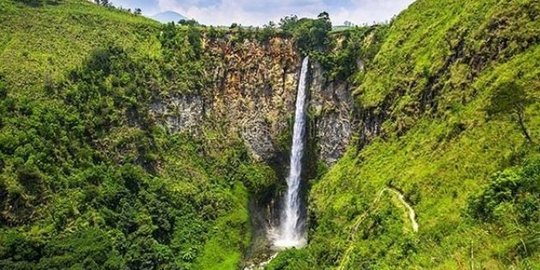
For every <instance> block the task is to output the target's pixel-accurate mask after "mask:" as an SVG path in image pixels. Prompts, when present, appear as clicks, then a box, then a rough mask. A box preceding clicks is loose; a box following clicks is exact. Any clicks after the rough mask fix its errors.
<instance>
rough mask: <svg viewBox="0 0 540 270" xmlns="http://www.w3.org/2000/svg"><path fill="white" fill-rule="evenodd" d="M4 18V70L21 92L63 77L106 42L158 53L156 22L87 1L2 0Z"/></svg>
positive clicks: (0, 30) (0, 47) (0, 55)
mask: <svg viewBox="0 0 540 270" xmlns="http://www.w3.org/2000/svg"><path fill="white" fill-rule="evenodd" d="M0 21H2V24H0V63H2V64H0V74H2V75H3V76H5V78H6V80H7V83H8V85H10V86H11V87H12V88H13V89H17V92H20V91H21V90H28V89H32V87H34V86H36V87H37V88H34V89H33V90H35V89H38V88H39V87H40V86H41V85H42V83H43V82H44V81H45V80H48V79H51V80H58V79H61V78H62V77H63V76H64V75H65V73H66V71H68V70H71V69H73V68H75V67H77V66H79V65H80V64H81V63H82V61H83V60H84V59H85V58H86V57H88V56H89V54H90V52H92V51H93V50H94V49H96V48H102V47H105V45H107V44H115V45H116V46H120V47H123V48H126V49H132V50H133V52H134V55H149V56H152V55H156V54H159V43H158V42H157V39H156V35H155V33H156V30H157V29H158V23H157V22H155V21H152V20H150V19H147V18H144V17H141V16H135V15H131V14H128V13H126V12H122V11H118V10H114V9H105V8H103V7H99V6H96V5H95V4H93V3H90V2H88V1H85V0H63V1H60V5H45V6H42V7H37V8H35V7H30V6H27V5H25V4H22V3H20V2H15V1H11V0H1V1H0Z"/></svg>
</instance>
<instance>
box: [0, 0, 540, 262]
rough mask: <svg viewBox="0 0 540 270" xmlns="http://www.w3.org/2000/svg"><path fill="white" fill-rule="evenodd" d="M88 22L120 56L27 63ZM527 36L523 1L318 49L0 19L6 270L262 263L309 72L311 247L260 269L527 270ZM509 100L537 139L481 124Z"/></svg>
mask: <svg viewBox="0 0 540 270" xmlns="http://www.w3.org/2000/svg"><path fill="white" fill-rule="evenodd" d="M64 9H65V10H64ZM4 10H5V11H9V12H3V11H4ZM34 11H36V13H32V14H33V15H34V17H35V19H36V23H35V24H32V27H28V26H27V24H21V23H20V21H22V19H21V18H24V15H25V14H26V13H29V12H34ZM62 12H65V14H63V13H62ZM6 14H8V15H6ZM60 14H63V15H62V16H64V17H61V18H62V19H59V18H60V17H58V18H57V16H60ZM96 14H98V15H99V16H101V17H99V18H103V20H104V21H105V22H108V23H111V22H113V23H112V25H114V26H115V27H118V25H120V26H121V27H124V28H123V29H122V33H132V34H133V36H129V35H120V36H117V35H112V34H110V35H109V34H103V35H98V34H96V35H95V36H96V37H99V38H103V40H104V41H103V44H99V48H98V49H96V50H91V48H92V46H89V45H88V44H94V43H93V42H95V41H92V42H90V41H88V40H86V39H84V40H82V41H81V39H80V38H79V31H78V29H77V28H75V29H72V28H69V27H66V30H65V33H67V34H66V36H69V35H72V39H73V40H74V41H76V43H73V44H72V43H68V42H66V43H65V44H63V43H58V44H57V43H54V46H53V47H54V48H56V47H61V46H64V47H65V48H66V49H65V50H58V49H54V48H53V49H51V48H42V47H38V46H35V47H27V46H23V45H20V44H27V43H28V44H38V43H39V42H37V41H36V40H39V39H36V37H38V36H39V37H41V35H38V34H36V33H33V34H30V33H32V31H35V29H41V31H43V29H45V30H48V29H49V28H48V27H47V23H46V22H47V21H49V20H50V18H57V19H58V21H59V23H60V22H63V21H67V22H70V23H71V24H73V25H76V26H78V27H79V26H80V27H81V28H82V29H87V30H88V31H91V29H94V28H96V29H98V28H99V24H98V23H97V21H98V20H97V19H96V18H97V17H96V16H98V15H96ZM539 16H540V4H539V3H538V1H535V0H523V1H522V0H511V1H498V0H482V1H465V0H459V1H434V0H418V1H416V2H415V3H414V4H413V5H411V7H409V8H408V9H407V10H406V11H404V12H403V13H402V14H400V15H399V16H398V17H396V18H395V19H393V20H392V21H391V22H390V23H389V24H388V25H375V26H372V27H357V28H352V29H349V30H345V31H338V32H324V33H325V37H327V40H325V41H324V42H327V43H325V44H319V43H315V44H308V45H313V46H311V47H310V46H306V44H301V43H300V42H299V40H300V39H301V38H302V37H303V36H300V39H299V36H298V35H296V33H293V34H286V33H283V32H281V31H282V30H281V29H273V30H272V31H271V32H270V35H267V36H265V37H262V38H261V36H260V35H261V31H263V30H261V29H243V28H234V29H233V28H231V29H221V30H219V31H216V29H214V28H209V27H204V26H197V25H196V26H193V25H166V26H161V25H157V24H155V23H152V22H147V21H145V20H144V19H143V18H140V17H138V16H133V15H131V14H127V15H126V14H125V12H124V13H122V12H120V11H115V10H111V9H103V10H102V9H101V8H98V7H94V6H91V5H90V4H89V3H87V2H86V1H85V2H83V1H77V0H66V3H61V4H59V5H58V6H56V5H45V6H44V7H27V6H25V5H24V4H21V3H17V4H14V3H12V2H5V3H4V2H0V18H2V19H4V20H6V21H8V22H9V23H8V24H10V25H19V24H20V25H23V26H24V27H22V26H21V27H22V28H23V29H25V30H24V31H22V30H20V29H19V30H16V28H13V29H11V28H10V29H7V30H6V29H5V28H6V27H5V26H0V30H2V31H3V32H5V33H7V34H6V36H0V41H5V42H4V43H3V45H2V46H3V47H2V48H3V49H2V51H0V57H1V59H2V60H5V61H3V63H2V64H0V97H2V100H1V101H0V112H1V113H2V114H0V158H1V159H0V202H1V203H2V204H1V205H0V210H1V211H0V233H1V234H0V246H1V247H2V248H0V268H1V267H6V268H10V269H18V268H20V269H28V268H39V269H48V268H54V267H57V268H59V267H65V266H70V267H80V268H81V267H89V268H92V267H95V266H96V265H105V267H109V268H113V269H114V268H167V267H168V268H171V269H234V268H239V267H242V266H244V265H249V264H250V263H251V262H255V263H256V262H258V261H265V259H267V257H270V255H272V253H271V252H270V251H269V245H270V243H268V239H267V235H266V234H267V231H268V229H269V228H270V227H272V226H274V227H275V226H277V225H279V224H278V223H279V210H280V209H281V208H282V207H283V206H282V205H281V204H282V201H281V198H282V197H283V194H284V193H285V188H286V184H285V179H286V177H287V175H286V172H287V169H288V168H287V167H288V164H289V160H288V159H289V152H290V147H291V137H292V129H293V121H294V111H295V101H296V100H295V99H296V94H297V84H298V80H299V73H300V66H301V59H302V58H303V57H304V56H305V55H306V54H308V55H310V67H309V72H308V83H307V84H308V93H307V98H308V104H307V118H308V119H307V138H306V139H307V145H306V152H305V155H304V162H303V169H305V170H303V175H302V187H301V192H302V193H301V196H302V199H303V200H304V203H305V205H306V209H305V210H306V212H307V216H306V217H305V218H306V222H307V234H308V243H307V245H306V246H305V247H304V248H303V249H290V250H286V251H283V252H281V253H280V254H278V255H272V256H271V258H273V260H272V261H271V262H270V263H268V264H266V262H265V266H266V267H267V269H328V268H339V269H396V268H402V269H407V268H425V269H466V268H477V267H483V268H486V269H505V268H508V267H515V268H519V269H521V268H523V269H529V268H530V269H535V268H536V267H537V266H539V263H540V262H539V261H538V252H540V251H539V247H538V244H537V243H538V241H537V237H538V224H539V222H540V220H539V219H538V215H537V213H538V203H540V191H539V190H538V186H539V185H538V180H539V179H540V178H539V177H540V173H539V171H540V170H539V169H538V168H540V162H539V160H540V157H539V156H538V152H539V151H538V145H537V144H535V143H534V141H537V139H536V138H537V137H538V136H539V134H540V126H539V125H538V123H540V114H539V112H540V105H539V102H538V100H539V99H540V94H539V91H538V89H540V88H539V87H540V85H539V82H540V73H539V71H538V70H540V68H539V63H540V59H539V58H538V57H539V55H540V53H539V48H538V46H539V45H538V44H539V42H540V33H539V30H538V29H540V27H539V25H538V22H539V21H540V19H539ZM119 18H121V19H119ZM109 20H110V22H109ZM122 20H124V21H122ZM308 21H309V20H308ZM304 22H305V21H304ZM94 24H96V25H94ZM106 25H109V24H106ZM99 29H101V28H99ZM112 29H114V27H110V28H107V30H103V29H101V30H100V32H99V33H109V32H108V31H112V32H114V30H112ZM17 31H18V32H17ZM50 31H53V30H50ZM216 32H217V34H216ZM39 33H40V34H41V32H39ZM308 33H310V32H309V31H308ZM267 34H268V33H267ZM305 34H306V33H302V35H305ZM295 35H296V36H295ZM92 37H93V36H92ZM25 40H30V41H29V42H23V41H25ZM100 40H102V39H100ZM105 40H108V42H105ZM77 42H78V43H77ZM79 43H81V44H82V45H81V44H79ZM87 43H88V44H87ZM17 46H19V47H17ZM96 46H97V45H96ZM64 47H62V48H64ZM74 48H77V49H79V50H80V51H78V52H79V53H73V54H68V55H69V57H68V60H66V61H61V60H62V59H63V58H65V57H67V56H65V55H62V54H61V53H59V52H62V51H65V52H71V50H74ZM306 48H307V49H306ZM18 50H20V51H21V52H20V53H19V52H18ZM45 56H46V57H45ZM8 60H9V61H8ZM56 62H59V63H62V65H58V66H55V65H52V64H51V63H56ZM7 63H9V64H7ZM35 66H37V67H39V68H35ZM41 72H42V73H43V74H41ZM26 73H28V74H29V75H26V77H25V75H24V74H26ZM25 78H29V79H25ZM36 78H39V79H36ZM3 82H6V83H5V85H4V83H3ZM508 85H510V86H512V87H508ZM507 89H514V90H515V89H517V90H516V92H515V93H512V94H516V93H517V94H519V93H521V94H523V95H524V97H522V98H521V99H519V100H518V101H522V100H526V101H527V102H525V103H524V104H518V107H520V108H522V109H523V110H522V111H520V114H519V116H520V121H521V122H520V124H521V125H522V126H521V127H522V128H523V127H525V129H527V130H528V131H529V133H530V134H531V137H532V138H533V140H527V138H525V137H524V136H523V134H522V132H521V131H520V128H517V126H516V116H515V115H514V114H515V113H514V111H513V110H510V111H503V112H502V113H500V111H501V110H500V108H497V109H499V110H495V111H497V112H499V114H498V115H490V114H489V113H488V112H489V111H490V110H489V108H492V107H494V106H496V105H500V104H503V105H504V101H501V100H498V99H496V97H498V96H500V95H497V93H498V92H500V91H505V90H507ZM503 94H504V92H503ZM512 94H511V95H510V96H512ZM502 96H503V97H504V95H502ZM492 111H493V110H492ZM382 194H384V195H382ZM418 225H419V226H418ZM89 246H90V247H92V248H87V247H89Z"/></svg>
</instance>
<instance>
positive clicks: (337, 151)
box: [309, 62, 355, 165]
mask: <svg viewBox="0 0 540 270" xmlns="http://www.w3.org/2000/svg"><path fill="white" fill-rule="evenodd" d="M312 67H313V68H312V83H311V100H310V104H309V110H310V114H311V115H312V117H314V120H315V126H314V137H315V138H314V139H315V142H316V147H317V152H318V155H319V158H320V159H321V161H323V162H324V163H326V164H328V165H331V164H333V163H335V162H336V161H337V160H338V159H339V158H340V157H341V156H342V155H343V153H344V152H345V150H346V147H347V146H348V145H349V143H350V141H351V135H352V132H353V130H354V128H355V121H354V118H353V98H352V94H351V93H352V90H353V87H352V86H351V85H350V84H349V83H348V82H347V81H328V80H327V79H326V77H325V76H324V70H323V68H322V67H321V65H320V64H319V63H317V62H315V63H313V64H312Z"/></svg>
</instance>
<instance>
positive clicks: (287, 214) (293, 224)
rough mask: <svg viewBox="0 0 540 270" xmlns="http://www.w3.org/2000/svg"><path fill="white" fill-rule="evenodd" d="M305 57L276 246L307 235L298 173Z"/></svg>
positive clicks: (300, 242)
mask: <svg viewBox="0 0 540 270" xmlns="http://www.w3.org/2000/svg"><path fill="white" fill-rule="evenodd" d="M308 65H309V58H308V57H306V58H304V60H303V61H302V70H301V71H300V79H299V81H298V93H297V94H296V95H297V96H296V111H295V116H294V127H293V140H292V148H291V160H290V168H289V175H288V177H287V194H286V195H285V199H284V206H283V208H282V210H281V213H280V215H281V216H280V226H279V229H278V231H277V235H275V237H273V245H274V247H276V248H278V249H284V248H291V247H296V248H299V247H302V246H304V245H305V244H306V242H307V239H306V235H305V229H304V221H303V220H302V219H303V218H302V215H301V213H300V211H301V199H300V196H299V194H300V183H301V175H302V157H303V155H304V146H305V133H306V85H307V73H308V69H309V66H308Z"/></svg>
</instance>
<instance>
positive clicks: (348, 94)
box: [151, 37, 355, 164]
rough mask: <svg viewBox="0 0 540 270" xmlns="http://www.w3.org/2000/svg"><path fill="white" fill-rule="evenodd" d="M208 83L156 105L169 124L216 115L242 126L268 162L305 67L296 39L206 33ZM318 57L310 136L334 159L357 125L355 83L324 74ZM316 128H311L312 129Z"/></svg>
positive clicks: (232, 128)
mask: <svg viewBox="0 0 540 270" xmlns="http://www.w3.org/2000/svg"><path fill="white" fill-rule="evenodd" d="M204 44H205V45H204V50H205V55H206V57H208V59H209V61H208V66H207V76H208V78H209V82H210V83H209V86H208V87H209V88H210V89H208V90H207V91H204V94H193V93H190V94H185V95H182V94H178V95H175V96H171V97H168V98H165V99H161V100H157V101H155V102H154V103H152V105H151V112H152V114H153V116H154V118H155V119H156V120H157V121H160V122H162V123H164V124H165V125H166V126H167V127H168V129H169V130H170V131H171V132H191V133H198V131H200V130H199V129H200V127H201V126H202V123H203V122H205V121H219V122H220V123H222V124H223V125H225V128H226V129H228V131H229V132H234V133H236V134H240V136H241V138H242V139H243V141H244V143H245V145H246V148H247V149H248V150H249V153H250V155H251V156H252V157H253V158H254V159H255V160H259V161H265V162H270V161H272V160H273V159H275V158H276V155H277V154H278V153H280V152H283V151H284V150H286V147H288V145H284V144H286V142H287V141H288V140H287V139H288V137H290V136H289V135H290V132H291V131H290V129H291V126H292V121H293V119H292V117H293V114H294V110H295V108H294V104H295V99H296V91H297V89H296V88H297V84H298V76H299V72H300V64H301V60H302V59H301V57H300V55H298V53H297V52H296V49H295V47H294V42H293V41H292V40H290V39H285V38H273V39H271V40H269V41H268V42H259V41H256V40H244V41H242V42H239V41H237V40H233V39H231V38H227V37H225V38H220V39H212V40H205V43H204ZM324 72H325V71H324V70H323V68H322V67H321V65H320V64H319V63H317V62H316V61H313V62H312V63H311V72H310V73H311V76H310V78H311V83H310V95H309V96H310V101H309V105H308V110H309V112H310V117H311V118H312V120H313V123H314V127H313V128H312V130H313V132H312V136H311V138H310V139H314V140H315V143H316V148H317V152H318V156H319V158H320V160H321V161H323V162H325V163H326V164H332V163H334V162H335V161H337V159H338V158H339V157H341V155H342V154H343V152H344V151H345V149H346V147H347V145H348V144H349V143H350V139H351V134H352V131H353V129H354V126H355V125H354V121H353V108H352V107H353V105H352V104H353V99H352V88H353V87H352V86H351V85H350V84H349V83H347V82H346V81H327V79H326V77H325V74H324ZM313 135H314V136H313Z"/></svg>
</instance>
